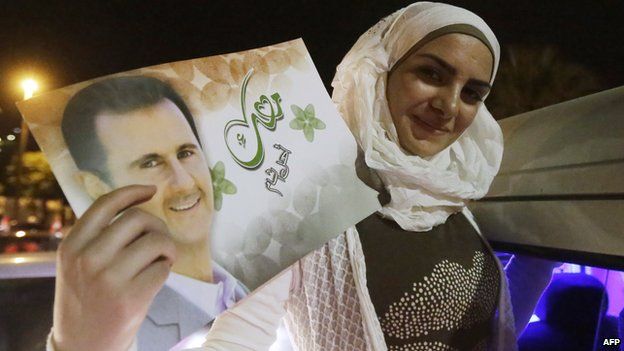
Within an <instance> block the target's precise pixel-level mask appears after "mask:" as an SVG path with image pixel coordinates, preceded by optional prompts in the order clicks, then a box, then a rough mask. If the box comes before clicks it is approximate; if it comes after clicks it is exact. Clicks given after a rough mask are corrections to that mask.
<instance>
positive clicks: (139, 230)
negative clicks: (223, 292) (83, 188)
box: [52, 185, 176, 351]
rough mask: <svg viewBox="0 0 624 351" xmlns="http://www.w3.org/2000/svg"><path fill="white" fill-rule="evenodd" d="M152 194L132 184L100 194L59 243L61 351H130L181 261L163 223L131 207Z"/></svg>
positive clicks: (57, 335) (56, 332)
mask: <svg viewBox="0 0 624 351" xmlns="http://www.w3.org/2000/svg"><path fill="white" fill-rule="evenodd" d="M155 192H156V188H155V187H153V186H139V185H133V186H127V187H124V188H120V189H117V190H115V191H113V192H110V193H108V194H106V195H104V196H102V197H100V198H99V199H97V200H96V201H95V202H94V203H93V205H92V206H91V207H90V208H89V209H88V210H87V211H86V212H85V214H84V215H83V216H82V217H81V218H80V219H79V220H78V221H77V222H76V224H75V225H74V228H73V229H72V230H71V232H70V233H69V235H68V237H67V238H66V239H64V240H63V242H62V243H61V245H60V247H59V249H58V253H57V276H56V295H55V300H54V327H53V335H52V338H53V343H54V346H55V349H56V350H58V351H73V350H80V351H84V350H90V351H98V350H119V351H125V350H127V349H128V348H129V347H130V345H131V344H132V342H133V340H134V337H135V335H136V333H137V331H138V329H139V327H140V325H141V323H142V321H143V319H144V318H145V315H146V313H147V310H148V308H149V306H150V304H151V303H152V300H153V298H154V296H155V295H156V293H157V292H158V291H159V290H160V288H161V287H162V285H163V284H164V282H165V280H166V279H167V276H168V274H169V271H170V269H171V266H172V264H173V262H174V261H175V257H176V253H175V246H174V244H173V242H172V241H171V239H170V237H169V235H168V230H167V227H166V225H165V223H164V222H163V221H161V220H160V219H158V218H156V217H154V216H152V215H150V214H147V213H146V212H143V211H141V210H139V209H136V208H130V207H132V206H134V205H137V204H139V203H142V202H144V201H147V200H149V199H150V198H151V197H152V196H153V195H154V194H155ZM122 211H123V213H122V214H121V215H120V213H121V212H122Z"/></svg>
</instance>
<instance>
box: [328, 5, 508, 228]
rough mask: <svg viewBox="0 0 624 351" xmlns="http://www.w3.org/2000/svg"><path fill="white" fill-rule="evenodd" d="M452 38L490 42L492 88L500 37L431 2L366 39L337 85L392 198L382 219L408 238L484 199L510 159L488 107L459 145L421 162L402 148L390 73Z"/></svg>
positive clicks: (343, 109)
mask: <svg viewBox="0 0 624 351" xmlns="http://www.w3.org/2000/svg"><path fill="white" fill-rule="evenodd" d="M467 29H469V30H467ZM447 33H464V34H468V35H472V36H475V37H477V38H478V39H479V40H481V41H482V42H484V44H485V45H486V46H487V47H488V48H489V49H490V51H491V52H492V55H493V58H494V60H493V61H494V67H493V69H492V77H491V78H490V84H491V83H492V81H493V79H494V76H495V75H496V70H497V68H498V62H499V57H500V48H499V44H498V41H497V40H496V37H495V36H494V33H493V32H492V31H491V29H490V28H489V27H488V25H487V24H486V23H485V22H484V21H483V20H482V19H481V18H479V17H478V16H477V15H475V14H473V13H472V12H470V11H467V10H464V9H462V8H459V7H455V6H451V5H446V4H440V3H431V2H419V3H415V4H412V5H410V6H407V7H405V8H403V9H401V10H399V11H396V12H395V13H393V14H392V15H390V16H388V17H386V18H384V19H383V20H381V21H380V22H379V23H377V24H376V25H375V26H374V27H372V28H371V29H369V30H368V31H367V32H366V33H364V34H363V35H362V36H361V37H360V38H359V40H358V41H357V42H356V43H355V45H354V46H353V48H351V50H350V51H349V52H348V53H347V55H346V56H345V58H344V59H343V61H342V62H341V64H340V65H339V66H338V68H337V70H336V76H335V77H334V80H333V82H332V86H333V87H334V92H333V95H332V99H333V100H334V102H335V103H336V105H337V107H338V109H339V112H340V113H341V115H342V116H343V118H344V119H345V120H346V122H347V125H348V126H349V128H350V129H351V132H352V133H353V135H354V136H355V139H356V140H357V142H358V144H359V146H360V148H361V151H362V152H363V156H364V161H365V163H366V166H367V167H368V168H369V169H370V170H372V171H373V172H374V173H376V174H377V176H378V177H379V178H380V180H381V182H382V183H383V184H384V186H385V189H386V190H387V192H388V193H389V195H390V202H389V203H388V204H386V205H384V206H383V208H382V209H381V210H380V211H379V212H380V213H381V214H382V215H383V216H384V217H387V218H391V219H393V220H394V221H395V222H397V223H398V224H399V225H400V226H401V228H403V229H405V230H409V231H420V232H423V231H428V230H430V229H431V228H432V227H434V226H436V225H438V224H442V223H444V222H445V221H446V219H447V218H448V217H449V216H450V215H451V214H453V213H455V212H458V211H460V210H462V208H464V207H465V206H466V204H467V202H468V201H469V200H473V199H479V198H481V197H483V196H484V195H485V194H486V193H487V190H488V188H489V186H490V184H491V182H492V180H493V178H494V176H495V175H496V173H497V172H498V169H499V166H500V163H501V159H502V154H503V137H502V132H501V130H500V127H499V125H498V123H497V122H496V121H495V120H494V118H493V117H492V115H491V114H490V113H489V112H488V110H487V108H486V107H485V105H484V104H481V106H480V107H479V109H478V111H477V115H476V117H475V119H474V121H473V123H472V124H471V125H470V126H469V127H468V128H467V129H466V131H464V133H463V134H462V135H461V136H460V137H459V139H458V140H456V141H455V142H454V143H453V144H451V145H450V146H449V147H447V148H446V149H444V150H443V151H441V152H439V153H438V154H436V155H434V156H432V157H430V158H422V157H420V156H415V155H410V154H409V153H407V152H406V151H405V150H404V149H402V148H401V147H400V144H399V139H398V135H397V131H396V129H395V127H394V124H393V122H392V117H391V115H390V110H389V107H388V102H387V99H386V79H387V75H388V72H389V71H390V70H391V69H392V68H393V67H394V65H395V64H397V62H400V60H401V59H402V58H403V57H404V56H405V55H406V54H407V53H409V52H410V50H411V49H412V48H414V47H415V46H417V47H418V46H422V45H423V44H424V43H425V42H428V41H430V40H433V39H435V37H437V36H440V35H443V34H447Z"/></svg>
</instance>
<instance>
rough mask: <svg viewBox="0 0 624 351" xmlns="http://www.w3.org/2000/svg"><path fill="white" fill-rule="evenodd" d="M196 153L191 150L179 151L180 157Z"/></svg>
mask: <svg viewBox="0 0 624 351" xmlns="http://www.w3.org/2000/svg"><path fill="white" fill-rule="evenodd" d="M194 154H195V153H194V152H193V151H191V150H182V151H180V152H178V159H182V158H187V157H191V156H193V155H194Z"/></svg>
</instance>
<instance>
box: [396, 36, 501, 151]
mask: <svg viewBox="0 0 624 351" xmlns="http://www.w3.org/2000/svg"><path fill="white" fill-rule="evenodd" d="M492 67H493V58H492V54H491V53H490V50H489V49H488V48H487V46H486V45H485V44H483V43H482V42H481V41H480V40H479V39H477V38H475V37H472V36H469V35H466V34H460V33H452V34H445V35H443V36H440V37H438V38H436V39H433V40H431V41H429V42H428V43H426V44H424V45H423V46H422V47H421V48H419V49H418V50H416V51H414V52H412V53H411V54H409V56H408V57H405V58H404V59H402V60H401V61H400V62H399V64H398V65H396V66H395V67H394V68H393V69H392V71H390V73H389V74H388V84H387V89H386V96H387V99H388V105H389V107H390V114H391V115H392V121H393V122H394V126H395V127H396V129H397V133H398V136H399V142H400V144H401V146H402V147H403V149H405V150H407V151H408V152H409V153H410V154H413V155H418V156H421V157H428V156H433V155H435V154H437V153H438V152H440V151H442V150H444V149H445V148H446V147H447V146H449V145H451V144H452V143H453V142H454V141H455V140H457V138H459V136H460V135H461V134H462V133H463V132H464V130H466V128H468V126H470V124H471V123H472V121H473V120H474V118H475V116H476V114H477V110H478V109H479V106H480V105H481V103H482V100H483V98H484V97H485V96H486V95H487V93H488V92H489V90H490V85H489V83H488V82H489V81H490V76H491V75H492Z"/></svg>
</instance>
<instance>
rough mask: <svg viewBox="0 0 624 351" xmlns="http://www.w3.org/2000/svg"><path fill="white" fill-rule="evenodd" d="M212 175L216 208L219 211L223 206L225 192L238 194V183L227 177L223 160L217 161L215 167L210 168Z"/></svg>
mask: <svg viewBox="0 0 624 351" xmlns="http://www.w3.org/2000/svg"><path fill="white" fill-rule="evenodd" d="M210 176H211V177H212V193H213V197H214V208H215V209H216V210H217V211H219V210H220V209H221V207H222V206H223V194H227V195H233V194H236V191H237V189H236V185H234V183H232V182H231V181H229V180H227V179H225V165H224V164H223V162H221V161H219V162H217V163H216V164H215V165H214V167H213V168H211V169H210Z"/></svg>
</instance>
